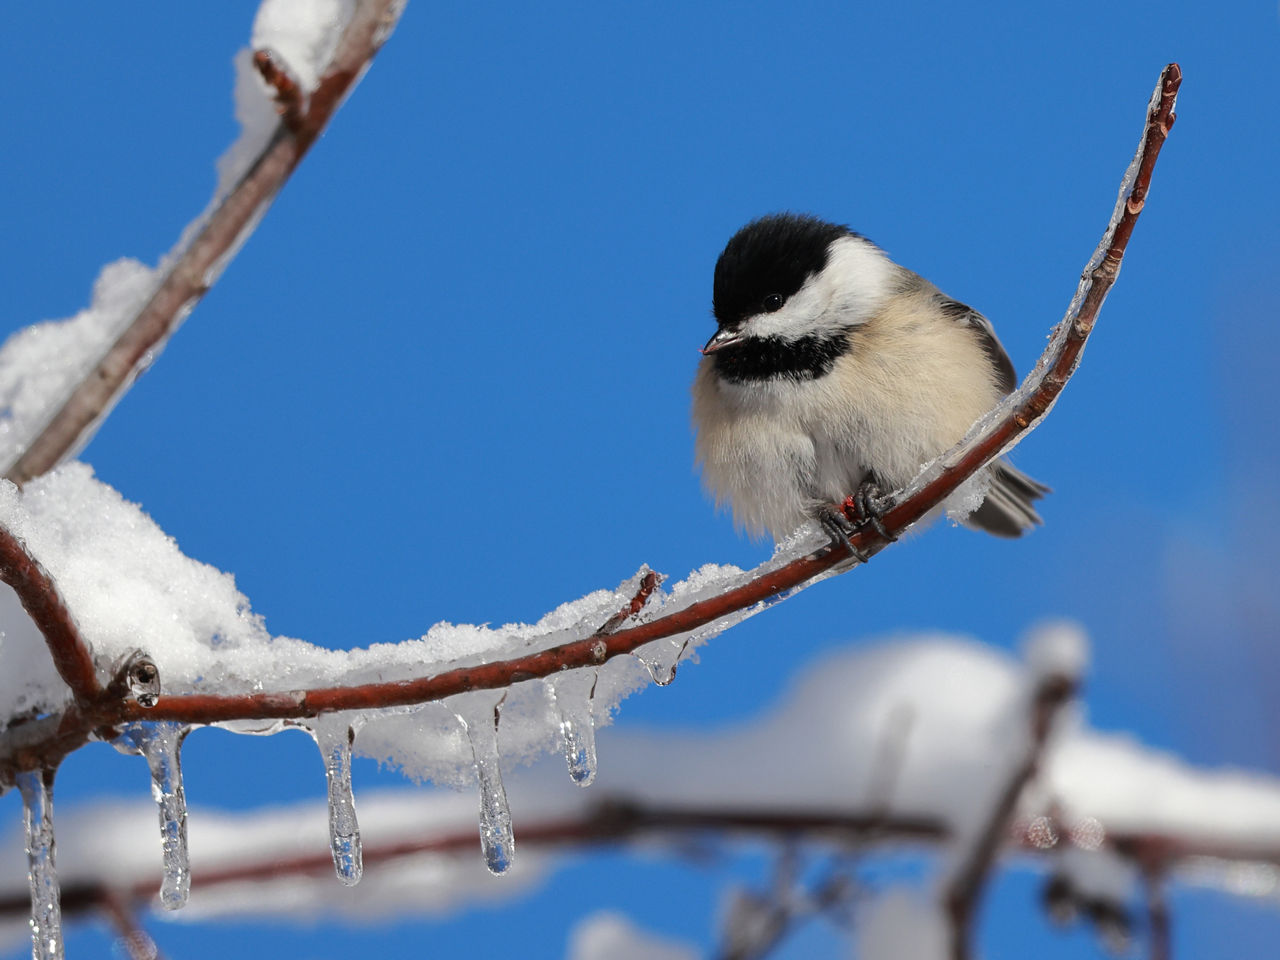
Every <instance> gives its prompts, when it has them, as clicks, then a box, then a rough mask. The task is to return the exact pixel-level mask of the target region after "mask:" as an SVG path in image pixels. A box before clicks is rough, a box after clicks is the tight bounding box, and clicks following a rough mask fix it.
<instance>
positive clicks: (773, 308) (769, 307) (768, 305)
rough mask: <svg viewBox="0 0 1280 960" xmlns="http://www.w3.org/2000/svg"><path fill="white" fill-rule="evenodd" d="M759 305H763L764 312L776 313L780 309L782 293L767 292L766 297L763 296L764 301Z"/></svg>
mask: <svg viewBox="0 0 1280 960" xmlns="http://www.w3.org/2000/svg"><path fill="white" fill-rule="evenodd" d="M761 305H762V306H763V307H764V312H765V313H777V312H778V311H779V310H781V309H782V294H780V293H771V294H769V295H768V296H767V297H765V298H764V302H763V303H762V304H761Z"/></svg>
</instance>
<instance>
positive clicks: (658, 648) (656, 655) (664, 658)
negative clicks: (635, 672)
mask: <svg viewBox="0 0 1280 960" xmlns="http://www.w3.org/2000/svg"><path fill="white" fill-rule="evenodd" d="M688 648H689V638H688V637H687V636H683V635H682V636H679V637H665V638H663V639H662V640H655V641H653V643H646V644H645V645H644V646H643V647H640V648H639V649H638V650H636V651H635V652H634V653H633V654H632V656H633V657H635V658H636V659H637V660H639V661H640V662H641V663H643V664H644V666H645V669H646V670H648V671H649V677H650V678H651V679H652V680H653V682H654V683H656V684H657V685H658V686H660V687H665V686H667V685H668V684H670V683H671V682H672V681H674V680H675V678H676V668H677V667H679V665H680V658H681V657H682V656H684V652H685V651H686V650H687V649H688Z"/></svg>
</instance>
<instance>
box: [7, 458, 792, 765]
mask: <svg viewBox="0 0 1280 960" xmlns="http://www.w3.org/2000/svg"><path fill="white" fill-rule="evenodd" d="M0 523H3V524H4V525H5V526H7V527H8V528H9V529H10V530H12V531H13V532H14V533H15V534H16V535H17V536H19V537H21V538H22V539H23V540H24V541H25V542H26V544H27V546H28V548H29V550H30V551H31V553H32V554H33V555H34V556H35V557H36V558H37V559H38V560H39V561H40V562H41V563H42V564H43V565H44V567H45V569H47V570H48V571H49V573H50V575H51V576H52V577H53V579H54V581H55V582H56V583H57V584H58V586H59V589H60V590H61V592H62V595H63V597H64V598H65V600H66V602H67V605H68V608H69V609H70V610H71V612H72V615H73V616H74V618H75V619H76V622H77V623H78V624H79V627H80V629H81V631H82V633H83V635H84V637H85V638H86V639H87V641H88V642H89V644H90V646H91V648H92V652H93V654H94V657H95V660H96V662H97V663H98V664H99V666H100V669H101V670H103V671H105V670H107V669H109V668H110V667H111V665H113V664H116V663H118V662H120V661H121V660H122V658H124V657H126V656H128V655H130V654H131V653H132V652H134V651H135V650H139V649H140V650H142V651H143V652H145V653H146V654H148V655H149V656H150V657H151V658H152V659H153V660H154V661H155V663H156V665H157V668H158V669H159V673H160V682H161V687H162V690H163V692H164V693H165V694H166V695H172V694H180V693H188V692H204V693H224V694H235V693H245V692H255V691H263V690H271V691H285V692H287V691H291V690H298V689H303V688H315V687H325V686H334V685H339V684H358V683H367V682H372V681H394V680H402V679H409V678H414V677H421V676H424V675H430V674H432V673H438V672H440V671H442V670H445V669H450V668H456V667H460V666H465V665H468V664H480V663H484V662H488V661H492V660H498V659H505V658H509V657H513V656H519V655H522V654H528V653H531V652H533V651H534V650H537V649H545V648H547V647H551V646H555V645H557V644H561V643H564V642H567V641H571V640H579V639H583V638H586V637H589V636H590V635H591V634H592V633H594V632H595V631H596V630H597V629H598V628H599V627H600V625H601V624H603V623H604V622H605V621H607V620H609V619H610V618H611V617H612V616H613V615H614V614H616V613H617V612H618V611H619V610H622V609H623V608H625V607H626V606H627V605H628V604H629V603H630V601H631V598H632V597H633V596H634V595H635V592H636V590H637V588H638V586H639V582H640V578H641V577H642V576H643V574H644V573H645V572H647V570H642V571H640V572H639V573H637V574H636V575H635V576H633V577H631V578H628V579H627V580H626V581H624V582H623V583H621V584H620V585H619V586H618V587H617V588H615V589H612V590H598V591H596V592H594V593H591V594H588V595H587V596H585V597H582V598H581V599H578V600H575V601H572V602H570V603H566V604H563V605H561V606H560V607H557V608H556V609H555V610H552V611H551V612H550V613H548V614H547V615H546V616H544V617H543V618H542V619H541V620H540V621H538V622H537V623H536V624H531V625H530V624H508V625H505V626H502V627H497V628H494V627H488V626H472V625H467V624H460V625H455V624H449V623H439V624H436V625H435V626H433V627H431V628H430V629H429V630H428V631H427V632H426V634H424V635H423V636H422V637H421V638H418V639H413V640H406V641H404V642H402V643H397V644H393V643H377V644H373V645H372V646H370V647H367V648H361V649H355V650H350V651H335V650H327V649H323V648H320V647H317V646H314V645H312V644H309V643H306V642H304V641H302V640H296V639H292V638H289V637H279V636H272V635H271V634H270V633H269V632H268V631H267V629H266V627H265V625H264V624H263V622H262V620H261V618H260V617H258V616H257V615H256V614H254V613H253V612H252V609H251V607H250V604H249V601H248V599H247V598H246V597H245V596H244V595H243V594H242V593H240V592H239V591H238V590H237V589H236V585H235V579H234V578H233V577H232V576H231V575H230V574H226V573H222V572H220V571H218V570H216V569H214V568H213V567H211V566H209V565H207V564H203V563H200V562H198V561H196V560H192V559H190V558H188V557H186V556H184V555H183V554H182V552H181V551H180V550H179V548H178V546H177V544H176V543H175V542H174V541H173V539H172V538H170V537H168V536H166V535H165V533H164V532H163V531H162V530H160V528H159V527H157V526H156V525H155V523H154V522H153V521H152V520H151V519H150V518H149V517H148V516H147V515H146V514H145V513H143V512H142V510H141V509H140V508H139V507H138V506H137V505H136V504H132V503H129V502H128V501H126V500H125V499H124V498H123V497H121V496H120V494H119V493H117V492H116V491H115V490H113V489H112V488H111V487H109V486H107V485H106V484H103V483H101V482H100V481H98V480H97V479H96V478H95V477H94V476H93V473H92V470H91V468H90V467H88V466H87V465H85V464H82V463H71V464H67V465H65V466H63V467H61V468H59V469H57V470H55V471H53V472H51V473H50V474H48V475H46V476H44V477H41V478H39V479H37V480H34V481H32V482H31V483H30V484H28V485H27V487H26V488H25V489H24V490H23V491H21V492H20V491H18V490H17V489H16V488H14V487H12V486H11V485H3V486H0ZM774 562H775V561H772V560H771V561H770V563H774ZM749 576H750V574H748V573H745V572H744V571H741V570H739V569H738V568H736V567H716V566H714V565H708V566H706V567H703V568H701V569H699V570H698V571H696V572H695V573H694V574H693V575H692V576H691V577H690V578H689V579H688V580H686V581H684V582H682V583H677V584H675V585H674V586H673V587H672V589H671V592H670V593H669V594H668V593H665V592H664V591H663V590H661V589H659V590H657V591H655V593H654V595H653V597H652V598H651V600H650V604H649V608H648V610H647V613H646V615H648V616H657V615H660V614H662V613H665V612H668V611H670V610H671V609H674V608H677V607H683V606H685V605H687V604H689V603H691V602H694V601H695V600H698V599H701V598H703V597H706V596H709V595H712V594H714V593H717V592H719V591H720V590H723V589H724V588H725V587H726V585H728V584H737V583H741V582H743V581H744V580H745V579H746V578H747V577H749ZM0 593H3V594H5V595H7V599H6V600H5V601H3V602H0V613H7V618H6V619H5V620H2V621H0V630H2V631H4V634H5V641H4V643H5V646H4V652H5V655H6V656H10V655H12V656H15V657H16V661H15V662H28V663H30V664H32V665H35V666H36V669H33V670H31V671H29V672H28V671H18V670H6V671H4V672H3V675H0V716H6V717H7V716H13V715H15V713H17V712H18V710H19V709H26V708H36V709H39V710H42V711H47V710H53V709H56V708H57V706H58V705H59V704H61V703H62V702H63V701H64V700H65V697H66V691H65V688H64V687H63V685H62V683H61V681H60V680H58V679H57V678H56V676H55V675H54V674H53V673H52V671H51V669H50V668H49V667H48V665H47V660H48V657H47V653H46V652H45V650H44V649H43V646H44V645H43V641H42V639H41V638H40V637H39V636H38V634H36V633H35V631H34V630H33V629H32V627H31V625H30V622H29V621H28V620H27V618H26V615H25V614H24V613H22V611H21V610H20V609H19V608H18V606H17V604H16V601H15V600H13V598H12V595H11V592H10V591H9V590H8V588H7V587H5V588H2V589H0ZM762 608H763V607H762V606H757V607H756V608H754V609H753V610H749V611H744V612H742V613H739V614H731V615H728V616H726V617H724V618H722V619H720V620H718V621H716V622H714V623H712V624H708V625H707V626H704V627H701V628H699V629H697V630H695V631H693V632H692V633H690V634H688V635H684V636H681V637H677V638H675V639H674V640H673V641H670V642H669V643H667V654H666V656H667V660H668V663H669V664H671V663H674V658H675V656H676V654H677V653H678V652H680V651H684V652H685V655H686V656H688V655H691V653H692V651H693V650H694V649H695V648H696V647H697V645H699V644H700V643H702V642H704V641H705V640H706V639H707V638H708V637H710V636H712V635H714V634H715V633H717V632H719V631H720V630H722V629H724V628H725V627H727V626H728V625H730V624H732V623H734V622H737V621H738V620H741V619H742V618H743V617H746V616H748V615H750V614H751V613H753V612H755V610H758V609H762ZM664 669H666V668H665V667H664ZM579 672H580V673H581V674H583V675H584V679H583V680H582V681H575V682H574V684H573V690H574V693H573V696H574V697H575V698H576V699H582V698H583V697H585V696H586V695H587V692H589V691H591V690H592V689H594V694H593V695H592V701H591V714H592V716H593V724H594V725H595V726H601V725H604V724H606V723H608V722H609V718H610V712H611V711H612V710H613V709H614V708H615V707H616V706H617V705H618V703H619V702H620V701H621V700H622V698H623V697H625V696H626V695H628V694H629V693H631V692H632V691H634V690H636V689H638V688H639V687H641V686H643V685H645V683H646V682H647V676H646V671H645V668H644V667H643V666H641V664H640V662H639V661H638V660H636V659H634V658H632V657H619V658H615V659H614V660H612V661H610V662H608V663H606V664H605V665H603V666H602V667H600V668H599V669H598V670H596V669H594V668H582V669H581V670H580V671H579ZM263 678H270V679H269V680H267V681H264V679H263ZM556 682H558V683H561V684H564V683H567V682H569V680H568V678H567V677H565V676H564V675H561V676H560V677H557V678H556ZM499 695H500V694H499V693H491V692H485V691H480V692H477V693H474V694H464V695H460V696H458V697H455V698H452V699H451V700H450V701H448V702H446V703H443V704H427V705H423V706H421V707H406V708H398V709H395V710H390V711H382V712H370V713H367V714H365V715H363V716H358V717H355V718H353V720H354V722H355V723H356V724H357V725H358V726H359V727H360V735H359V736H358V737H357V739H356V745H355V749H356V753H357V754H358V755H361V756H371V757H373V758H375V759H378V760H382V761H386V762H389V763H393V764H396V765H398V766H400V767H401V768H402V769H404V771H405V772H406V773H407V774H408V775H409V776H411V777H413V778H415V779H426V778H430V779H433V780H436V781H437V782H448V783H457V782H465V781H470V780H472V779H473V778H474V769H475V765H474V761H473V757H472V752H471V747H470V744H469V743H468V742H467V741H466V739H465V738H464V737H463V736H462V734H461V728H460V725H459V724H458V721H457V719H456V716H457V715H459V714H461V715H464V716H466V715H467V713H468V711H469V710H470V709H471V706H470V701H471V700H472V699H474V698H476V697H480V698H481V699H483V700H484V703H485V707H486V708H487V709H490V710H491V709H492V707H493V703H494V701H495V700H496V698H497V697H498V696H499ZM575 706H577V705H575ZM556 707H557V705H556V703H555V702H554V700H553V697H552V695H551V691H550V690H549V688H548V686H547V684H546V683H544V682H543V681H540V680H536V681H530V682H525V683H520V684H516V685H515V686H514V687H512V688H511V689H510V690H509V691H508V692H507V694H506V698H505V701H504V704H503V711H502V726H501V729H500V731H499V741H500V743H501V748H502V755H503V757H504V759H505V760H506V761H507V762H511V761H517V760H528V759H532V758H533V757H535V756H537V755H539V754H541V753H543V752H546V751H547V750H550V749H554V748H556V747H557V746H558V745H559V744H560V742H561V740H562V730H561V718H560V714H559V711H558V710H557V709H556ZM229 726H231V727H232V728H233V729H238V730H240V731H241V732H254V731H255V730H256V731H258V732H271V731H274V730H277V729H280V728H281V726H282V725H281V724H279V723H275V722H269V723H265V724H263V723H255V722H249V723H242V724H231V725H229ZM579 729H581V726H580V727H579Z"/></svg>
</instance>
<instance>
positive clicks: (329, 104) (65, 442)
mask: <svg viewBox="0 0 1280 960" xmlns="http://www.w3.org/2000/svg"><path fill="white" fill-rule="evenodd" d="M402 6H403V0H364V2H362V3H361V4H360V6H359V7H358V8H357V9H356V11H355V13H354V14H353V15H352V18H351V22H350V23H349V24H348V25H347V28H346V30H345V32H344V33H343V35H342V38H341V39H340V40H339V42H338V46H337V50H336V51H335V53H334V56H333V59H332V60H331V61H330V63H329V66H328V68H327V69H326V71H325V73H324V76H323V77H322V79H321V81H320V84H319V86H318V87H317V89H316V91H315V92H314V93H313V94H312V95H311V98H310V100H309V102H308V105H307V109H306V111H305V113H303V114H301V115H300V116H297V115H287V116H286V118H285V119H284V120H282V122H281V124H280V126H279V127H278V128H277V129H276V131H275V133H274V134H273V135H272V137H271V139H270V141H269V142H268V145H267V147H266V149H265V151H264V152H263V154H262V155H261V156H260V157H258V158H257V160H256V161H254V163H253V165H252V166H251V167H250V168H249V170H248V171H247V172H246V173H245V174H244V176H243V177H242V178H241V179H240V182H239V183H237V184H236V186H235V187H234V188H233V189H232V190H231V192H230V193H228V194H227V196H226V197H225V198H224V199H223V200H222V202H221V203H220V204H219V205H218V207H217V209H215V210H214V211H213V213H212V214H210V215H209V218H208V219H207V220H206V221H205V222H204V225H203V226H202V227H201V228H200V231H199V232H198V233H197V234H196V236H195V237H194V238H193V239H192V241H191V243H190V245H189V246H188V247H187V248H186V250H185V251H184V252H183V253H182V255H181V256H179V257H178V259H177V260H176V261H175V262H174V263H173V265H172V266H171V267H170V268H169V271H168V273H167V274H166V275H165V277H164V280H162V281H161V283H160V286H159V287H158V288H157V289H156V292H155V293H154V294H152V296H151V299H150V300H148V301H147V303H146V304H145V305H144V306H143V307H142V309H141V310H140V311H139V312H138V315H137V316H136V317H135V318H134V319H133V321H132V322H131V323H130V324H129V326H128V327H127V328H125V330H124V332H123V333H122V334H120V336H119V338H118V339H117V340H116V342H115V343H114V344H113V345H112V346H111V347H110V348H109V349H108V350H107V352H106V354H105V355H104V356H103V357H102V359H101V360H100V361H99V362H98V364H97V365H96V366H94V367H93V368H92V369H90V370H89V371H88V372H87V373H86V375H85V377H84V379H83V380H81V382H80V384H79V385H78V386H77V387H76V389H75V390H74V391H73V392H72V393H71V394H70V396H68V397H67V399H66V401H65V402H64V403H63V405H62V406H61V407H60V408H59V409H58V410H57V411H55V412H53V414H52V415H51V417H50V419H49V421H48V423H46V424H45V426H44V428H43V429H42V430H41V431H40V433H39V434H38V435H37V436H36V437H35V438H34V439H33V440H32V441H31V443H30V444H29V445H28V446H27V448H26V449H25V451H24V452H23V453H22V455H21V456H20V457H19V458H18V459H17V460H16V461H15V462H14V463H13V464H12V465H11V466H10V467H9V468H8V469H7V470H6V471H5V476H6V478H7V479H9V480H12V481H13V482H14V483H16V484H18V485H19V486H21V485H23V484H24V483H26V482H27V481H29V480H31V479H33V478H35V477H38V476H40V475H41V474H43V473H45V472H46V471H48V470H49V469H51V468H52V467H54V466H55V465H56V464H57V463H58V462H59V461H60V460H61V459H62V458H63V457H65V456H67V455H68V454H69V453H71V452H73V451H75V450H78V449H79V448H80V447H82V446H84V444H85V443H87V442H88V439H89V437H90V436H91V435H92V433H93V431H94V429H95V428H96V427H97V425H98V423H100V422H101V420H102V418H103V416H104V415H105V414H106V413H107V411H109V410H110V409H111V407H112V406H113V405H114V404H115V403H116V401H117V400H119V398H120V396H121V395H122V394H123V393H124V392H125V391H126V390H128V388H129V387H130V386H131V385H132V383H133V381H134V380H135V379H136V378H137V377H138V376H139V375H140V374H141V373H142V372H143V371H144V370H145V369H146V367H147V366H148V365H149V364H150V363H151V362H152V360H153V358H154V356H155V353H156V351H158V350H159V349H160V348H161V347H162V345H163V344H164V342H165V340H166V339H167V338H168V337H169V336H170V335H171V334H172V333H173V332H174V331H175V330H176V329H177V328H178V326H179V324H181V323H182V321H183V319H184V318H185V317H186V315H187V314H188V313H190V312H191V309H192V308H193V307H194V306H195V305H196V303H198V302H199V301H200V298H201V297H203V296H204V295H205V293H207V292H208V290H209V288H210V287H211V286H212V285H213V283H214V281H215V280H216V279H217V277H218V274H219V273H221V271H222V269H223V268H224V267H225V266H226V264H227V262H228V261H230V259H231V258H232V257H233V256H234V255H235V253H236V251H237V250H239V248H240V246H241V245H242V244H243V243H244V240H245V238H246V237H247V236H248V235H249V233H251V232H252V231H253V229H254V227H256V226H257V224H258V222H259V221H260V219H261V217H262V214H263V213H264V212H265V210H266V208H267V207H268V206H270V204H271V201H272V200H274V199H275V195H276V194H277V193H278V192H279V191H280V188H281V187H282V186H284V183H285V181H286V180H288V179H289V176H290V174H292V173H293V171H294V169H295V168H296V167H297V166H298V163H299V162H300V161H301V160H302V158H303V156H305V155H306V152H307V150H308V148H310V146H311V145H312V144H313V143H314V142H315V141H316V138H317V137H318V136H319V135H320V132H321V131H322V130H323V129H324V128H325V126H326V125H327V124H328V122H329V120H330V118H331V117H332V116H333V114H334V112H335V111H336V110H337V109H338V106H339V105H340V104H341V103H342V99H343V98H344V97H345V96H346V94H347V93H348V92H349V91H350V89H351V88H352V87H353V86H354V84H355V82H356V81H357V80H358V79H359V78H360V75H361V73H362V72H363V70H364V69H365V67H367V66H368V64H369V62H370V61H371V60H372V59H373V57H374V55H375V54H376V53H377V52H378V50H379V49H380V47H381V46H382V43H383V41H385V40H386V38H387V35H388V34H389V33H390V32H391V29H392V28H393V27H394V26H395V21H396V19H397V18H398V17H399V15H400V10H401V8H402ZM276 89H277V90H279V89H280V87H279V86H278V85H277V87H276Z"/></svg>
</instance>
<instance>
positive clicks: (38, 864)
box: [17, 770, 62, 960]
mask: <svg viewBox="0 0 1280 960" xmlns="http://www.w3.org/2000/svg"><path fill="white" fill-rule="evenodd" d="M53 774H54V771H53V770H29V771H26V772H24V773H20V774H18V776H17V783H18V789H19V790H21V791H22V825H23V828H24V830H25V832H26V840H27V865H28V867H27V878H28V880H30V882H31V957H32V960H60V958H61V957H62V906H61V904H60V902H59V898H58V871H57V867H56V865H55V863H54V860H55V857H54V842H53Z"/></svg>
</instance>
